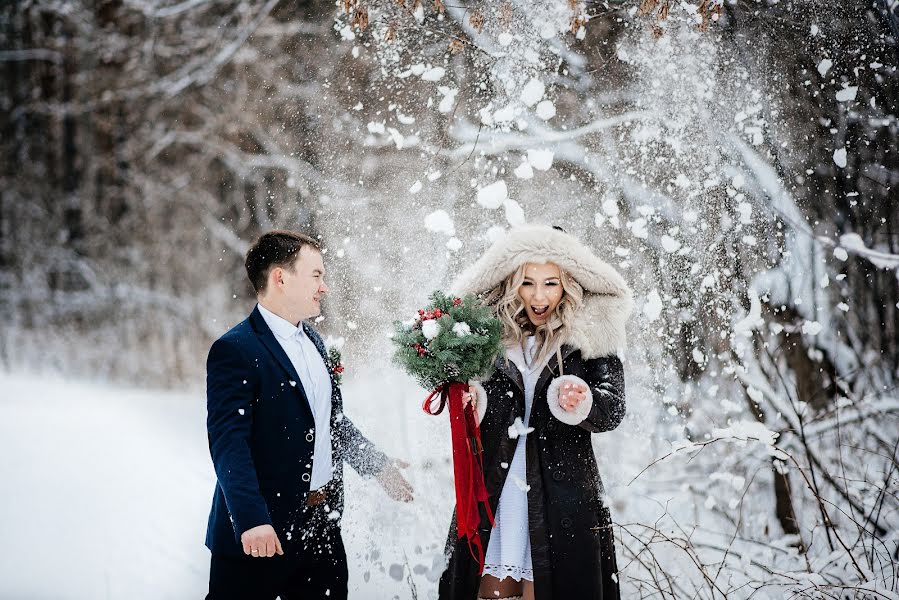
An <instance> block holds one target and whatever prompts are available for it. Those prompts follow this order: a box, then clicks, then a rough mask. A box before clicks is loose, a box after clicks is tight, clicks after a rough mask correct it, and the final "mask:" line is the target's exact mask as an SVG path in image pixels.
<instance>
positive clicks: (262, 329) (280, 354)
mask: <svg viewBox="0 0 899 600" xmlns="http://www.w3.org/2000/svg"><path fill="white" fill-rule="evenodd" d="M250 324H251V325H252V326H253V329H254V330H255V331H256V335H257V336H259V341H260V342H262V345H263V346H265V347H266V349H267V350H268V351H269V352H270V353H271V355H272V356H273V357H274V358H275V360H276V361H277V363H278V364H279V365H281V368H282V369H284V371H286V372H287V374H288V375H289V376H290V381H292V382H293V383H294V385H292V387H293V388H294V389H296V390H297V392H299V394H300V396H301V397H302V398H303V402H304V404H305V405H306V406H307V407H309V408H310V410H312V409H311V407H310V405H309V398H308V397H307V396H306V390H305V389H304V388H303V381H302V380H301V379H300V375H299V373H297V370H296V369H295V368H294V366H293V363H292V362H290V358H288V356H287V353H286V352H284V348H282V347H281V344H280V343H279V342H278V340H277V339H275V334H274V333H272V330H271V329H270V328H269V326H268V324H267V323H266V322H265V319H264V318H263V317H262V313H260V312H259V309H258V308H254V309H253V313H252V314H251V315H250Z"/></svg>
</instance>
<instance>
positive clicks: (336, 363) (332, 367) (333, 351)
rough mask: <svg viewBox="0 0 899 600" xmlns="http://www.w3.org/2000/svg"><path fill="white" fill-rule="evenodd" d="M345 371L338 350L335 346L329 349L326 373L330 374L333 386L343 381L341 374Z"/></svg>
mask: <svg viewBox="0 0 899 600" xmlns="http://www.w3.org/2000/svg"><path fill="white" fill-rule="evenodd" d="M345 370H346V369H345V367H344V366H343V362H341V360H340V349H339V348H338V347H337V346H331V347H329V348H328V372H329V373H331V380H332V381H334V385H336V386H339V385H340V382H341V380H342V379H343V372H344V371H345Z"/></svg>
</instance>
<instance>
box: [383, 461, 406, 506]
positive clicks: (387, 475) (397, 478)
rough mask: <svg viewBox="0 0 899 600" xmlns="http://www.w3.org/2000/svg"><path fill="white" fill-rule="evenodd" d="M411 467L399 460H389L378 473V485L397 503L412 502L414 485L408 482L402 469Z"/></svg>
mask: <svg viewBox="0 0 899 600" xmlns="http://www.w3.org/2000/svg"><path fill="white" fill-rule="evenodd" d="M408 466H409V463H407V462H406V461H404V460H400V459H398V458H393V459H388V460H387V462H386V463H385V464H384V468H383V469H381V472H380V473H378V483H380V484H381V487H382V488H384V491H385V492H387V495H388V496H390V497H391V498H393V499H394V500H397V501H402V502H412V491H413V490H412V485H411V484H410V483H409V482H408V481H406V478H405V477H403V474H402V473H400V469H405V468H407V467H408Z"/></svg>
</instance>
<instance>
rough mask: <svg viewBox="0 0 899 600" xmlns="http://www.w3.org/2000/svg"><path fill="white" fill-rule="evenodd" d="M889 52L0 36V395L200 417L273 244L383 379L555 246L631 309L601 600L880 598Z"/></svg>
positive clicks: (765, 35)
mask: <svg viewBox="0 0 899 600" xmlns="http://www.w3.org/2000/svg"><path fill="white" fill-rule="evenodd" d="M897 44H899V2H897V1H896V0H845V1H841V2H825V1H823V0H724V1H723V2H722V1H721V0H701V1H700V0H689V1H674V0H642V1H638V0H617V1H612V0H610V1H592V0H591V1H586V2H585V1H575V0H572V1H567V0H557V1H554V2H536V1H526V0H483V1H481V2H469V1H468V0H426V1H424V2H420V1H418V0H396V1H394V0H372V1H371V2H366V1H365V0H340V1H338V2H336V3H335V2H333V1H330V2H319V1H315V0H312V1H305V2H303V1H285V0H261V1H260V0H215V1H213V0H180V1H178V0H170V1H169V0H159V1H154V0H114V1H95V2H86V1H83V0H42V1H33V0H32V1H29V0H19V1H17V2H11V3H3V5H2V7H0V70H2V82H3V83H2V85H0V155H2V162H0V310H2V313H3V315H4V317H5V318H4V325H3V327H2V329H0V365H2V367H3V368H4V369H5V370H7V371H18V370H23V369H30V370H38V371H49V372H54V373H62V374H65V375H72V376H77V377H89V378H100V379H105V380H113V381H126V382H130V383H134V384H138V385H153V386H160V385H161V386H170V387H178V386H183V385H195V384H197V383H198V382H201V381H202V376H203V372H204V361H205V355H206V351H207V349H208V347H209V344H210V342H211V340H213V339H214V338H216V337H217V336H219V335H220V334H221V333H223V332H224V331H226V330H227V329H228V328H229V327H230V326H232V325H233V324H235V323H236V322H238V321H239V320H240V319H242V318H243V317H244V316H245V315H246V313H247V312H248V310H249V308H250V307H251V306H252V302H253V299H252V294H251V290H250V287H249V285H248V283H247V282H246V277H245V274H244V270H243V253H244V251H245V249H246V247H247V245H248V244H249V243H250V242H251V241H252V240H253V239H254V237H255V236H257V235H258V234H260V233H261V232H263V231H265V230H267V229H270V228H273V227H287V228H295V229H299V230H302V231H306V232H312V233H315V234H317V235H321V236H322V239H323V240H324V244H325V247H326V251H327V254H326V261H327V265H328V268H329V270H330V273H331V274H330V279H331V281H330V284H331V285H332V287H333V288H334V291H333V292H332V294H331V295H330V297H329V298H328V300H327V306H326V309H325V317H326V318H325V319H324V321H322V322H321V323H320V324H319V326H320V328H321V329H322V330H323V332H324V333H326V334H328V335H332V336H339V337H344V338H346V351H345V355H346V356H347V359H348V361H349V363H350V364H352V363H353V362H354V361H355V362H357V363H358V362H362V361H374V362H375V363H376V364H384V365H385V366H386V364H387V362H386V359H385V358H384V355H385V354H386V352H384V348H386V347H387V344H388V343H389V342H388V341H387V338H386V332H387V331H388V330H389V328H390V322H391V321H392V320H393V319H395V318H400V317H403V316H404V315H406V314H407V313H410V311H411V310H412V309H413V308H414V307H417V306H418V305H419V304H421V302H422V301H423V300H424V299H425V297H426V296H427V294H428V293H429V292H430V291H431V290H432V289H434V288H437V287H442V286H446V285H447V284H448V282H449V281H450V279H451V277H452V276H453V275H454V274H455V273H456V272H458V270H459V269H460V268H461V267H462V266H464V265H466V264H468V263H469V262H470V261H472V260H473V259H474V258H475V257H476V256H477V255H478V254H479V253H480V252H482V251H483V249H484V248H485V247H486V246H487V245H488V244H489V242H490V240H491V239H494V238H495V236H497V235H500V234H501V231H502V229H503V228H506V227H508V226H510V225H514V224H516V223H519V222H523V221H534V222H544V223H552V224H558V225H561V226H563V227H565V228H566V230H568V231H570V232H572V233H574V234H575V235H578V236H579V237H580V238H581V239H583V240H585V241H586V242H587V243H588V244H590V245H591V246H592V247H594V248H595V249H596V251H597V253H599V254H600V256H603V257H605V258H606V260H607V261H608V262H610V263H612V264H613V265H615V266H616V268H618V269H619V270H620V271H621V272H622V274H623V275H624V276H625V277H626V278H627V279H628V280H629V281H630V282H631V284H632V285H633V287H634V288H635V292H636V296H637V313H636V314H635V317H634V319H633V320H632V322H631V324H630V329H629V332H630V339H631V346H630V348H629V351H628V356H627V363H626V364H627V368H628V373H629V377H628V385H629V390H630V391H629V395H630V398H631V400H629V401H630V402H631V412H632V416H631V417H629V422H630V423H631V431H630V434H631V435H636V436H637V437H639V436H648V437H650V438H651V439H652V440H653V442H652V444H651V445H650V446H649V447H648V448H649V449H650V450H651V452H650V455H646V456H644V455H640V456H638V457H637V458H634V459H633V460H632V461H631V462H632V464H633V466H634V468H635V472H634V473H631V474H630V475H631V476H636V478H635V479H634V480H632V481H630V482H629V481H627V480H626V479H622V480H620V481H618V482H617V483H619V484H620V485H619V486H617V487H616V486H615V485H612V486H611V489H610V495H611V498H612V501H613V511H616V512H615V514H616V524H617V525H618V528H619V531H618V533H619V539H620V544H621V546H622V550H621V553H620V556H619V565H621V566H623V567H624V573H625V574H626V575H627V577H628V584H627V585H628V587H627V588H626V589H627V590H629V592H630V593H632V594H633V595H634V596H635V597H660V598H686V597H702V598H720V597H734V598H737V597H748V596H749V595H751V593H753V592H754V591H756V590H758V592H757V595H756V596H754V597H772V598H776V597H787V596H789V595H790V594H795V595H798V596H800V597H806V596H807V597H822V598H844V597H872V598H874V597H883V598H886V597H889V598H896V597H899V596H897V591H899V587H897V586H899V582H897V579H899V573H897V568H899V567H897V565H899V555H897V547H899V461H897V450H899V433H897V432H899V392H897V389H896V384H897V378H899V191H897V186H899V150H897V148H899V122H897V115H899V70H897V68H899V45H897ZM379 361H380V362H379ZM634 409H636V410H634ZM635 431H636V432H637V433H636V434H634V432H635ZM659 457H663V458H659ZM684 457H687V458H686V459H685V458H684ZM656 459H658V462H653V463H652V466H651V467H649V466H647V465H649V464H650V462H652V461H654V460H656ZM689 459H692V460H689ZM640 461H643V462H642V463H641V462H640ZM601 464H602V463H601ZM641 467H647V469H648V470H647V471H646V472H643V471H641ZM637 473H640V475H637ZM710 473H711V474H712V475H711V476H710ZM622 477H623V475H622ZM648 478H651V479H648ZM613 479H614V478H613ZM616 489H617V490H618V491H616ZM623 490H627V492H626V493H625V492H624V491H623ZM638 497H639V499H638ZM661 498H665V499H668V500H669V501H670V500H672V499H675V502H672V506H668V505H666V504H665V502H664V501H662V500H660V499H661ZM616 502H617V504H616ZM640 502H644V504H645V506H655V508H656V509H659V510H660V512H659V513H653V512H652V510H651V509H650V508H645V507H644V508H640V509H637V508H635V507H637V506H638V505H639V503H640ZM674 505H677V508H676V509H675V506H674ZM640 506H643V505H640ZM785 590H786V591H785ZM765 594H770V596H768V595H765ZM782 594H783V595H782ZM793 597H795V596H793Z"/></svg>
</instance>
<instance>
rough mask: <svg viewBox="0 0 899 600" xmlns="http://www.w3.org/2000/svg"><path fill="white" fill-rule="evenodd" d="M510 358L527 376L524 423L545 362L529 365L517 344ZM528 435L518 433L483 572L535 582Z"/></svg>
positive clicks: (529, 349) (530, 342) (529, 345)
mask: <svg viewBox="0 0 899 600" xmlns="http://www.w3.org/2000/svg"><path fill="white" fill-rule="evenodd" d="M526 344H527V348H526V351H527V353H528V355H529V356H533V355H534V338H533V336H530V337H528V338H527V342H526ZM508 357H509V359H510V360H511V361H512V362H513V363H514V364H515V366H517V367H518V370H519V371H521V375H522V378H523V379H524V421H523V422H524V424H525V425H527V424H528V422H529V421H530V418H531V405H532V404H533V401H534V388H535V387H536V385H537V379H538V378H539V377H540V372H541V371H542V370H543V364H533V361H529V362H531V363H532V364H531V366H530V368H528V367H527V365H526V364H525V360H524V353H523V352H522V351H521V348H520V347H518V346H516V347H515V348H510V349H509V350H508ZM526 443H527V435H519V436H518V444H517V445H516V446H515V455H514V456H513V457H512V464H511V465H509V474H508V476H507V477H506V482H505V484H504V485H503V491H502V493H501V494H500V496H499V504H498V505H497V508H496V515H495V527H494V528H493V532H492V533H491V534H490V542H489V543H488V544H487V556H486V558H485V559H484V574H485V575H493V576H494V577H496V578H497V579H505V578H506V577H511V578H512V579H514V580H516V581H521V580H522V579H527V580H528V581H534V568H533V566H532V563H531V537H530V527H528V494H527V490H528V483H527V469H526V468H525V444H526Z"/></svg>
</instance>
